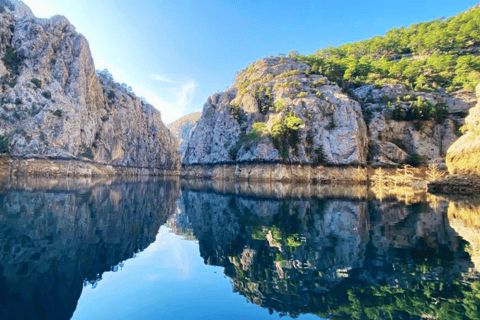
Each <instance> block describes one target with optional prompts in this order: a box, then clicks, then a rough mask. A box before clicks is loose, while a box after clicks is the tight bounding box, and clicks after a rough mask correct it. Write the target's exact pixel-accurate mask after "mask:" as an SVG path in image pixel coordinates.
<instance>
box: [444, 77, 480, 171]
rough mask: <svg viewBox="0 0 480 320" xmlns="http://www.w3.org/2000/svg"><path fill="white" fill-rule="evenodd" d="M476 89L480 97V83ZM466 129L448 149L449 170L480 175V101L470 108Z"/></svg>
mask: <svg viewBox="0 0 480 320" xmlns="http://www.w3.org/2000/svg"><path fill="white" fill-rule="evenodd" d="M476 91H477V97H480V85H478V86H477V88H476ZM464 129H465V130H464V131H465V135H463V136H462V137H461V138H460V139H459V140H458V141H457V142H455V143H454V144H453V145H452V146H451V147H450V149H448V153H447V159H446V160H447V161H446V162H447V166H448V170H449V171H450V173H453V174H455V173H464V174H469V175H476V176H480V103H477V105H476V106H475V107H474V108H472V109H470V112H469V115H468V117H467V118H466V119H465V127H464Z"/></svg>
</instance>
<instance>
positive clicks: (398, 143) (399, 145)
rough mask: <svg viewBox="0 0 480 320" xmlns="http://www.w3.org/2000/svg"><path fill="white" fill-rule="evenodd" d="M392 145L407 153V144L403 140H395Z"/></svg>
mask: <svg viewBox="0 0 480 320" xmlns="http://www.w3.org/2000/svg"><path fill="white" fill-rule="evenodd" d="M392 143H393V144H394V145H396V146H397V147H399V148H400V149H402V150H403V151H407V149H408V148H407V145H406V144H405V142H403V141H402V140H400V139H398V138H393V139H392Z"/></svg>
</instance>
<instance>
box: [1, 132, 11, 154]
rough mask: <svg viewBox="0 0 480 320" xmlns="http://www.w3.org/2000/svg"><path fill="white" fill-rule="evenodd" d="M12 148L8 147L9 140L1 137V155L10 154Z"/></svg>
mask: <svg viewBox="0 0 480 320" xmlns="http://www.w3.org/2000/svg"><path fill="white" fill-rule="evenodd" d="M9 152H10V148H9V147H8V138H7V137H6V136H2V135H0V153H9Z"/></svg>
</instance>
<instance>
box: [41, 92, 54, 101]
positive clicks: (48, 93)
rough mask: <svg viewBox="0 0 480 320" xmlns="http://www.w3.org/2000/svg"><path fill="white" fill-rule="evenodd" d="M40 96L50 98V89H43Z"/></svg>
mask: <svg viewBox="0 0 480 320" xmlns="http://www.w3.org/2000/svg"><path fill="white" fill-rule="evenodd" d="M42 96H44V97H45V98H47V99H52V93H51V92H50V91H43V92H42Z"/></svg>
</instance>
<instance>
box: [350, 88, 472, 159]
mask: <svg viewBox="0 0 480 320" xmlns="http://www.w3.org/2000/svg"><path fill="white" fill-rule="evenodd" d="M352 95H353V96H355V97H356V99H357V100H358V101H359V102H360V104H361V106H362V111H363V114H364V117H365V120H366V122H367V123H368V136H369V156H370V159H369V160H370V162H371V164H373V165H378V166H398V165H399V164H403V163H405V162H406V161H407V159H408V157H409V156H410V155H413V154H418V155H421V156H423V157H424V159H425V161H428V162H435V163H437V164H439V165H440V166H441V167H445V164H444V158H445V155H446V153H447V150H448V148H449V147H450V146H451V145H452V144H453V143H454V142H455V141H456V140H457V139H458V136H457V135H456V132H457V130H458V127H459V126H460V125H461V124H463V122H464V119H463V117H464V114H465V112H466V111H467V110H468V109H469V108H471V107H472V106H473V105H474V103H475V101H476V99H475V97H473V96H472V95H470V94H467V93H463V92H456V93H452V94H450V95H447V94H445V93H441V92H435V93H425V92H417V91H412V90H408V89H407V88H406V87H405V86H404V85H399V84H387V85H385V86H383V87H380V88H376V87H375V86H373V85H364V86H361V87H359V88H357V89H355V90H353V92H352ZM419 99H420V100H421V101H425V103H428V104H430V106H432V107H434V106H435V108H436V107H437V106H443V107H444V108H445V114H444V117H445V118H444V119H441V120H440V119H438V121H436V119H431V120H414V119H412V118H409V111H411V109H412V106H413V105H414V104H415V103H418V100H419ZM398 110H401V111H400V112H399V111H398ZM410 117H411V116H410ZM425 164H426V163H425Z"/></svg>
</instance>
